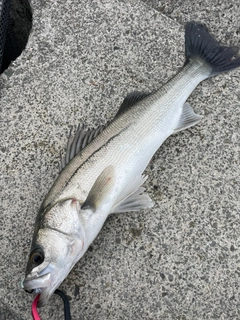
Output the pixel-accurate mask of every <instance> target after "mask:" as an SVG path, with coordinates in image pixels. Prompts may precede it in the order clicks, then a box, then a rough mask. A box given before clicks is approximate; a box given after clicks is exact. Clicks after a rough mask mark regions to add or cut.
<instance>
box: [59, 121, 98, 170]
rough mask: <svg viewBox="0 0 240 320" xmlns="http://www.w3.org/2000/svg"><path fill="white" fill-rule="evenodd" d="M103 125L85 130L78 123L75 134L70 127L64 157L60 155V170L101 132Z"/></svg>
mask: <svg viewBox="0 0 240 320" xmlns="http://www.w3.org/2000/svg"><path fill="white" fill-rule="evenodd" d="M102 130H103V126H100V127H98V128H96V129H88V130H86V129H85V127H84V125H80V124H79V125H78V128H77V131H76V134H75V136H73V135H72V129H70V132H69V137H68V142H67V149H66V155H65V157H62V156H61V159H60V162H59V171H62V170H63V168H65V167H66V165H67V164H68V163H69V162H70V160H72V158H73V157H75V156H76V155H77V154H78V153H79V152H80V151H81V150H83V149H84V148H85V147H86V146H87V145H88V144H89V143H90V142H91V141H92V140H93V139H94V138H96V136H97V135H98V134H99V133H100V132H102Z"/></svg>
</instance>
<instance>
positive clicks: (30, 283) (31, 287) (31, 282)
mask: <svg viewBox="0 0 240 320" xmlns="http://www.w3.org/2000/svg"><path fill="white" fill-rule="evenodd" d="M50 277H51V274H50V273H47V274H44V275H42V276H40V277H37V278H36V277H32V278H27V279H25V280H24V282H23V288H24V290H25V291H27V292H30V293H32V292H35V293H41V291H42V290H41V289H42V288H45V287H47V286H49V285H50Z"/></svg>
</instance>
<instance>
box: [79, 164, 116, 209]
mask: <svg viewBox="0 0 240 320" xmlns="http://www.w3.org/2000/svg"><path fill="white" fill-rule="evenodd" d="M114 186H115V170H114V167H113V166H112V165H110V166H108V167H107V168H105V169H104V170H103V171H102V173H101V174H100V175H99V176H98V178H97V180H96V181H95V183H94V185H93V186H92V189H91V190H90V192H89V194H88V196H87V199H86V201H85V202H84V203H83V205H82V209H88V208H91V210H92V211H93V212H95V211H96V210H97V209H98V208H99V206H100V205H101V203H103V202H104V201H105V200H106V198H107V197H108V195H109V194H110V193H111V192H112V190H113V188H114Z"/></svg>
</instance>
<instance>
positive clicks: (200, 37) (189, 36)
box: [185, 22, 240, 77]
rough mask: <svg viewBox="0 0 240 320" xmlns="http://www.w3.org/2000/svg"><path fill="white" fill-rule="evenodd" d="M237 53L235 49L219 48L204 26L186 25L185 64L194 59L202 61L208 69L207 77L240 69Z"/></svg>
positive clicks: (191, 23) (239, 58)
mask: <svg viewBox="0 0 240 320" xmlns="http://www.w3.org/2000/svg"><path fill="white" fill-rule="evenodd" d="M237 52H238V48H237V47H226V46H220V45H219V43H218V42H217V40H216V39H215V38H214V37H213V36H212V35H211V34H210V33H209V31H208V29H207V27H205V26H204V25H202V24H200V23H197V22H188V23H187V24H186V31H185V53H186V63H188V62H189V61H191V60H194V59H201V60H203V61H204V62H205V63H206V64H207V65H208V67H209V72H210V73H209V77H211V76H214V75H216V74H218V73H221V72H226V71H230V70H233V69H235V68H237V67H240V57H236V54H237Z"/></svg>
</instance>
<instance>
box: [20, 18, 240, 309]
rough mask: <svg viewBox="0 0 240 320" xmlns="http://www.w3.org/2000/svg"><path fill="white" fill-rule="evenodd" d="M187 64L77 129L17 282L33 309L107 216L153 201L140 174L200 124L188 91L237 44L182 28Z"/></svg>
mask: <svg viewBox="0 0 240 320" xmlns="http://www.w3.org/2000/svg"><path fill="white" fill-rule="evenodd" d="M185 51H186V63H185V65H184V67H183V68H182V70H181V71H180V72H179V73H178V74H177V75H176V76H175V77H173V78H172V79H171V80H170V81H169V82H168V83H166V84H165V85H163V86H162V87H161V88H160V89H159V90H157V91H155V92H154V93H151V94H145V93H139V92H135V93H133V94H130V95H129V96H127V97H126V98H125V100H124V101H123V104H122V105H121V107H120V109H119V111H118V113H117V115H116V117H115V118H114V120H113V121H112V122H111V123H110V124H109V125H108V126H107V127H106V128H104V129H103V130H100V129H97V130H92V131H90V130H89V131H85V129H84V128H82V127H79V129H78V131H77V133H76V136H75V138H74V139H73V141H69V142H68V147H67V153H66V158H65V160H64V161H62V165H61V167H62V168H61V169H62V170H61V172H60V174H59V176H58V178H57V180H56V181H55V183H54V184H53V186H52V188H51V189H50V191H49V193H48V194H47V196H46V197H45V199H44V201H43V203H42V205H41V207H40V210H39V213H38V215H37V219H36V224H35V230H34V235H33V240H32V246H31V252H30V255H29V260H28V264H27V270H26V275H25V280H24V282H23V287H24V289H25V290H27V291H34V292H38V293H41V295H40V300H39V303H38V307H40V306H43V305H44V304H46V303H47V301H48V300H49V298H50V296H51V295H52V293H53V292H54V290H55V289H56V288H57V287H58V286H59V285H60V283H61V282H62V281H63V280H64V279H65V278H66V276H67V275H68V273H69V272H70V270H71V269H72V268H73V266H74V264H75V263H76V262H77V261H78V260H79V259H80V258H81V257H82V256H83V254H84V253H85V252H86V250H87V249H88V247H89V245H90V244H91V243H92V241H93V240H94V239H95V237H96V236H97V234H98V233H99V231H100V230H101V228H102V226H103V224H104V222H105V220H106V219H107V217H108V215H109V214H111V213H118V212H127V211H137V210H140V209H147V208H151V207H152V206H153V202H152V201H151V199H150V198H149V196H148V195H147V194H146V193H145V189H144V188H143V187H142V185H143V183H144V181H145V180H146V178H147V177H146V176H144V175H143V171H144V170H145V168H146V166H147V165H148V163H149V161H150V160H151V158H152V156H153V155H154V153H155V152H156V151H157V150H158V148H159V147H160V146H161V144H162V143H163V142H164V141H165V140H166V139H167V138H168V137H169V136H170V135H172V134H173V133H176V132H179V131H181V130H184V129H186V128H189V127H191V126H194V125H195V124H197V123H199V121H200V120H201V118H202V116H201V115H198V114H196V113H195V112H194V111H193V109H192V108H191V106H190V105H189V103H186V100H187V98H188V96H189V95H190V94H191V92H192V91H193V90H194V88H195V87H196V86H197V85H198V84H199V83H200V82H201V81H202V80H204V79H206V78H208V77H211V76H214V75H216V74H219V73H221V72H225V71H229V70H232V69H234V68H237V67H239V66H240V57H236V53H237V49H236V48H235V47H234V48H231V47H224V46H220V45H219V44H218V42H217V41H216V40H215V38H214V37H213V36H212V35H210V34H209V32H208V30H207V28H206V27H205V26H203V25H202V24H199V23H195V22H189V23H187V25H186V31H185Z"/></svg>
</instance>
